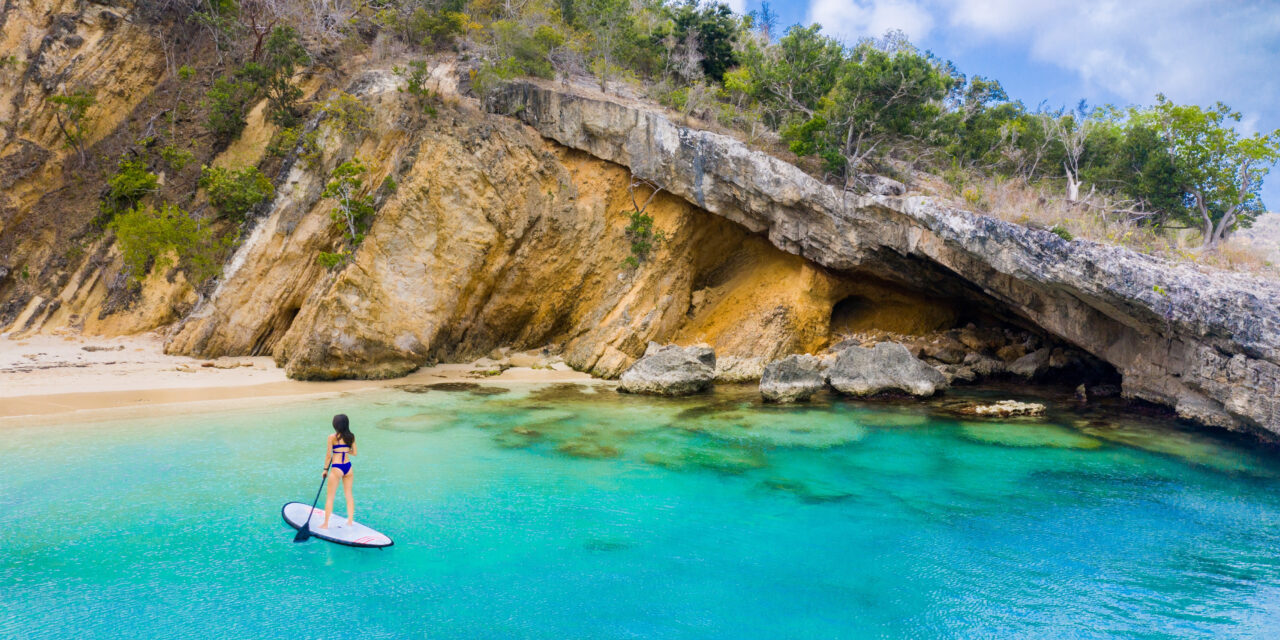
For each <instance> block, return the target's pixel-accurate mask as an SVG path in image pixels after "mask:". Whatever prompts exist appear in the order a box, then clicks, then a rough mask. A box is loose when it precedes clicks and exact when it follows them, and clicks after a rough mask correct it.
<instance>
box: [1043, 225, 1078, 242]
mask: <svg viewBox="0 0 1280 640" xmlns="http://www.w3.org/2000/svg"><path fill="white" fill-rule="evenodd" d="M1049 232H1050V233H1052V234H1053V235H1055V236H1058V237H1059V238H1062V239H1063V240H1066V241H1067V242H1071V241H1072V240H1074V239H1075V237H1074V236H1072V235H1071V232H1070V231H1068V230H1067V228H1066V227H1064V226H1062V225H1060V224H1055V225H1053V227H1052V228H1051V229H1049Z"/></svg>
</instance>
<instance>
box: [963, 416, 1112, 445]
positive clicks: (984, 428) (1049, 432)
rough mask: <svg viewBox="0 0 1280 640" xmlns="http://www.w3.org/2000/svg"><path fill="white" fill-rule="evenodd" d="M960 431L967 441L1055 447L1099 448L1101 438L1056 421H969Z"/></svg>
mask: <svg viewBox="0 0 1280 640" xmlns="http://www.w3.org/2000/svg"><path fill="white" fill-rule="evenodd" d="M960 434H961V435H962V436H963V437H964V438H965V439H967V440H973V441H977V442H981V443H984V444H993V445H998V446H1002V447H1053V448H1057V449H1098V448H1100V447H1102V444H1103V443H1102V441H1101V440H1099V439H1097V438H1092V437H1090V436H1089V435H1086V434H1084V433H1081V432H1079V431H1076V430H1075V429H1070V428H1068V427H1064V426H1061V425H1056V424H1037V423H1028V422H1019V423H1004V422H966V423H963V424H961V425H960Z"/></svg>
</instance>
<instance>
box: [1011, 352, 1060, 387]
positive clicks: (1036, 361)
mask: <svg viewBox="0 0 1280 640" xmlns="http://www.w3.org/2000/svg"><path fill="white" fill-rule="evenodd" d="M1050 353H1051V351H1050V350H1049V349H1047V348H1046V349H1037V350H1035V351H1032V352H1031V353H1028V354H1027V355H1025V356H1022V357H1021V358H1018V359H1017V360H1014V361H1013V362H1012V363H1010V364H1009V373H1012V374H1013V375H1015V376H1022V377H1023V378H1026V379H1028V380H1030V379H1032V378H1038V377H1040V376H1041V375H1043V374H1044V372H1045V371H1046V370H1048V368H1049V356H1050Z"/></svg>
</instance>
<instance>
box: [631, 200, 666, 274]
mask: <svg viewBox="0 0 1280 640" xmlns="http://www.w3.org/2000/svg"><path fill="white" fill-rule="evenodd" d="M628 215H629V216H630V217H631V222H630V224H628V225H627V230H626V234H627V239H628V240H630V241H631V255H629V256H627V259H626V260H625V261H624V262H625V263H626V264H627V266H629V267H638V266H640V265H641V263H644V262H646V261H648V259H649V254H651V253H652V252H653V250H654V248H655V247H656V246H657V245H659V244H661V243H662V242H663V241H664V240H666V239H667V235H666V234H665V233H663V232H662V231H660V230H658V229H654V228H653V216H651V215H649V214H647V213H645V212H643V211H631V212H630V213H629V214H628Z"/></svg>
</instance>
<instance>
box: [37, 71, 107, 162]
mask: <svg viewBox="0 0 1280 640" xmlns="http://www.w3.org/2000/svg"><path fill="white" fill-rule="evenodd" d="M49 102H52V103H53V104H55V105H57V106H58V111H57V112H55V113H54V117H55V118H57V120H58V129H59V130H60V131H62V138H63V141H64V142H65V143H66V144H67V146H68V147H71V148H72V149H75V150H76V153H78V154H79V155H80V166H81V167H83V166H84V163H85V150H84V139H85V131H84V126H85V115H86V114H87V113H88V111H89V107H92V106H93V105H94V103H95V102H96V99H95V98H94V97H93V94H92V93H90V92H88V91H83V90H81V91H73V92H71V93H64V94H62V95H60V96H50V97H49Z"/></svg>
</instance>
